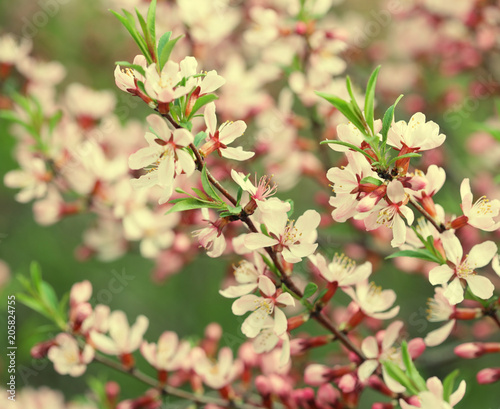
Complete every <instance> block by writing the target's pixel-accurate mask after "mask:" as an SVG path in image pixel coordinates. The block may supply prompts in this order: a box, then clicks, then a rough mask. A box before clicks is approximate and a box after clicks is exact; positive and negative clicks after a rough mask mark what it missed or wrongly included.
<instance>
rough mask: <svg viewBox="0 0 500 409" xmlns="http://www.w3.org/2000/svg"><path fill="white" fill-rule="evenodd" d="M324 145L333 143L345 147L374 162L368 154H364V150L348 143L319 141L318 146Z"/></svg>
mask: <svg viewBox="0 0 500 409" xmlns="http://www.w3.org/2000/svg"><path fill="white" fill-rule="evenodd" d="M325 143H334V144H337V145H342V146H347V147H348V148H350V149H352V150H354V151H356V152H359V153H362V154H363V155H365V156H366V157H367V158H368V159H370V160H371V161H375V160H376V159H375V158H372V157H371V156H370V155H369V154H368V153H366V152H365V151H364V150H362V149H360V148H358V147H357V146H354V145H352V144H350V143H347V142H342V141H334V140H330V139H328V140H326V141H321V142H320V144H325Z"/></svg>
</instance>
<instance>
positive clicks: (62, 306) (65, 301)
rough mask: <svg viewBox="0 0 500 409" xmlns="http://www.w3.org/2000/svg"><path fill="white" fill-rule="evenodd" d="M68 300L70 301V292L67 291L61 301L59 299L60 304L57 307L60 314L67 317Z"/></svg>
mask: <svg viewBox="0 0 500 409" xmlns="http://www.w3.org/2000/svg"><path fill="white" fill-rule="evenodd" d="M68 301H69V293H65V294H64V295H63V296H62V297H61V301H59V306H58V307H57V310H58V311H59V315H60V316H61V317H64V318H65V317H66V314H67V311H66V309H67V308H68Z"/></svg>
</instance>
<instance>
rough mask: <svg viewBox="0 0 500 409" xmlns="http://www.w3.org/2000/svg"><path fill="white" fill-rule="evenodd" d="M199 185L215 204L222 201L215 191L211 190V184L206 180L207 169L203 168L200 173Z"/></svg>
mask: <svg viewBox="0 0 500 409" xmlns="http://www.w3.org/2000/svg"><path fill="white" fill-rule="evenodd" d="M201 184H202V186H203V190H204V191H205V193H206V194H207V195H208V196H210V197H211V198H212V199H214V200H215V201H217V202H222V199H221V198H220V196H219V195H218V194H217V191H216V190H215V189H214V188H213V186H212V184H211V183H210V181H209V180H208V175H207V167H206V166H203V169H202V171H201Z"/></svg>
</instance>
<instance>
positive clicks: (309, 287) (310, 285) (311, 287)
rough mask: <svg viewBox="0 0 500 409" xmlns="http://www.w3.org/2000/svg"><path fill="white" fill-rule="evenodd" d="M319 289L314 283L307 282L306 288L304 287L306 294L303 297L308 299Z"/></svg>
mask: <svg viewBox="0 0 500 409" xmlns="http://www.w3.org/2000/svg"><path fill="white" fill-rule="evenodd" d="M317 290H318V286H317V285H316V284H315V283H313V282H310V283H307V285H306V288H305V289H304V295H303V296H302V298H303V299H307V298H309V297H311V296H312V295H313V294H314V293H315V292H316V291H317Z"/></svg>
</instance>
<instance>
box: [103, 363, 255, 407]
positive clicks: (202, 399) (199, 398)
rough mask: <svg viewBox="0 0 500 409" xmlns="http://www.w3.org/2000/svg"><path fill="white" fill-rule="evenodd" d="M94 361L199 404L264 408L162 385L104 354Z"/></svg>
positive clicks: (165, 392) (166, 392)
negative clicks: (127, 368)
mask: <svg viewBox="0 0 500 409" xmlns="http://www.w3.org/2000/svg"><path fill="white" fill-rule="evenodd" d="M94 361H97V362H99V363H101V364H103V365H106V366H107V367H109V368H112V369H114V370H116V371H119V372H121V373H124V374H127V375H130V376H132V377H133V378H135V379H137V380H139V381H141V382H143V383H145V384H147V385H149V386H151V387H153V388H155V389H157V390H159V391H160V392H162V393H164V394H167V395H171V396H175V397H177V398H180V399H186V400H189V401H191V402H195V403H199V404H209V403H211V404H214V405H218V406H222V407H225V408H238V409H262V408H263V406H256V405H252V404H248V403H238V402H235V401H232V400H226V399H221V398H216V397H212V396H206V395H197V394H194V393H191V392H187V391H184V390H182V389H177V388H174V387H173V386H170V385H164V386H160V385H159V384H158V381H157V380H156V379H154V378H152V377H150V376H148V375H146V374H145V373H143V372H141V371H139V370H138V369H135V368H134V369H132V370H126V369H125V368H124V367H123V366H122V365H121V364H120V363H119V362H116V361H113V360H112V359H109V358H107V357H105V356H102V355H97V354H96V355H95V357H94Z"/></svg>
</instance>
